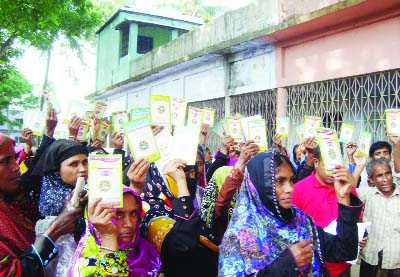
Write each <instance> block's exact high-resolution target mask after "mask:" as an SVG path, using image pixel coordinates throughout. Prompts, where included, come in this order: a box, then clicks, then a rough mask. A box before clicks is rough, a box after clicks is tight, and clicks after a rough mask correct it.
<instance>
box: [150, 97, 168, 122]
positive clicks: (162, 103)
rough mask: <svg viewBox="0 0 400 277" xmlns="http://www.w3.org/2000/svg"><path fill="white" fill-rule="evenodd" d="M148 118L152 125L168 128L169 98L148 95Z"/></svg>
mask: <svg viewBox="0 0 400 277" xmlns="http://www.w3.org/2000/svg"><path fill="white" fill-rule="evenodd" d="M150 117H151V124H152V125H159V126H164V127H169V126H170V125H171V109H170V97H169V96H163V95H150Z"/></svg>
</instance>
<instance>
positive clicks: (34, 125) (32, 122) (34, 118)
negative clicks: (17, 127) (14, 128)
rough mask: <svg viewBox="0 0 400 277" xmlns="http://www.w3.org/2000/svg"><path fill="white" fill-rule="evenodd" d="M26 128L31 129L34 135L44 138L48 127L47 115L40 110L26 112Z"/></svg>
mask: <svg viewBox="0 0 400 277" xmlns="http://www.w3.org/2000/svg"><path fill="white" fill-rule="evenodd" d="M25 120H26V125H25ZM24 126H25V127H26V128H29V129H31V130H32V133H33V135H35V136H42V135H43V130H44V128H45V126H46V113H45V112H42V111H39V110H28V111H24Z"/></svg>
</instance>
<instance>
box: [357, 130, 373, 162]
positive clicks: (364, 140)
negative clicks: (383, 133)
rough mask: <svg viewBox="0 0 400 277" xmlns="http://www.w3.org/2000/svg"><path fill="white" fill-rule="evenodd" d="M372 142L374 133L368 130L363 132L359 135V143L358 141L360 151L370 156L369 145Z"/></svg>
mask: <svg viewBox="0 0 400 277" xmlns="http://www.w3.org/2000/svg"><path fill="white" fill-rule="evenodd" d="M371 142H372V134H371V133H369V132H367V131H363V132H361V133H360V135H359V137H358V143H357V145H358V151H359V152H361V153H363V154H364V155H366V156H367V157H368V155H369V147H370V146H371ZM359 154H360V153H359Z"/></svg>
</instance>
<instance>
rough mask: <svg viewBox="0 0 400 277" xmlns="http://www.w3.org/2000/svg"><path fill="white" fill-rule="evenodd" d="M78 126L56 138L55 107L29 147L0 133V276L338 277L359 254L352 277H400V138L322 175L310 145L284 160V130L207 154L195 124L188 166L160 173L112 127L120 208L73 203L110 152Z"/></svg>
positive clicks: (349, 151)
mask: <svg viewBox="0 0 400 277" xmlns="http://www.w3.org/2000/svg"><path fill="white" fill-rule="evenodd" d="M80 120H81V119H80V118H78V117H73V118H72V119H71V120H70V122H69V125H68V130H69V136H68V138H59V139H55V138H54V131H55V129H56V127H57V123H58V120H57V115H56V113H55V112H54V110H51V112H49V113H48V114H47V117H46V128H45V132H44V134H43V137H42V138H41V143H40V145H39V147H38V148H37V149H36V150H35V151H34V150H33V147H32V145H33V134H32V131H31V130H29V129H24V130H22V138H23V139H24V142H25V145H24V147H19V148H18V147H16V146H15V141H14V140H13V138H11V137H9V136H7V135H6V134H0V276H133V277H142V276H155V277H156V276H165V277H180V276H195V277H196V276H199V277H200V276H201V277H213V276H232V277H233V276H235V277H239V276H240V277H248V276H253V277H262V276H274V277H276V276H282V277H283V276H285V277H288V276H296V277H297V276H342V277H345V276H350V266H351V264H350V263H349V261H352V260H354V259H356V258H357V257H358V253H360V257H361V264H360V277H368V276H388V277H389V276H400V190H399V187H398V186H397V185H396V184H400V183H398V181H399V175H400V137H396V136H391V137H389V141H390V143H389V142H386V141H377V142H374V143H373V144H372V145H371V147H370V151H369V158H367V156H366V155H359V154H358V151H357V145H356V144H355V143H349V144H347V145H344V147H343V149H344V152H345V154H346V155H347V160H348V163H347V164H346V165H337V166H336V168H335V169H334V174H327V172H326V170H325V167H324V161H323V159H322V157H321V149H320V147H319V146H318V144H317V142H316V140H315V138H306V139H304V140H303V141H301V142H299V144H296V145H295V146H294V147H293V149H292V151H290V153H289V151H287V150H286V149H285V148H284V146H283V139H282V138H281V137H280V136H279V135H275V136H274V138H273V142H274V143H273V146H272V147H271V148H270V149H268V150H266V151H263V152H260V150H259V146H258V145H257V144H256V143H255V142H254V141H251V140H249V141H246V142H240V143H239V142H235V141H234V139H233V138H232V137H231V136H229V135H226V136H225V137H224V138H223V139H222V140H221V147H220V149H219V150H218V151H217V152H216V153H215V154H214V155H213V154H212V153H211V151H210V148H208V147H207V135H208V126H207V125H204V126H203V127H202V129H201V132H200V134H199V137H200V139H199V141H200V143H199V147H198V151H197V156H196V163H195V165H187V164H186V163H185V161H184V160H181V159H173V160H171V161H169V162H168V163H167V164H166V166H165V167H164V168H162V169H160V168H158V167H157V166H156V165H155V163H150V162H149V161H148V160H147V159H145V158H140V159H137V160H134V159H133V158H132V155H130V154H129V153H126V152H125V151H124V150H123V146H124V137H123V135H122V134H120V133H118V132H116V133H113V134H112V135H111V140H112V143H113V148H114V150H113V151H114V152H113V153H114V154H120V155H122V156H123V159H122V163H123V164H122V168H123V172H122V174H123V203H124V204H123V207H121V208H112V207H106V206H103V205H99V203H101V201H102V199H101V197H99V198H96V199H91V201H90V202H89V203H88V198H87V193H86V190H83V191H82V192H80V193H79V205H73V203H72V202H71V197H72V195H73V193H74V187H75V184H76V182H77V179H78V178H85V179H87V177H88V176H89V174H90V172H88V156H89V155H96V154H108V152H107V151H106V149H105V148H103V142H102V141H99V140H96V137H95V136H92V138H91V139H90V141H89V142H84V143H83V142H79V141H76V136H77V132H78V129H79V126H80ZM92 128H93V129H95V128H96V120H93V122H92ZM161 129H162V128H160V127H158V126H154V127H153V132H154V133H155V134H157V133H158V132H160V131H161ZM95 133H96V132H95V131H94V130H93V131H92V134H95ZM392 152H393V153H392ZM359 222H368V223H370V226H369V227H368V228H367V231H366V232H365V233H364V234H363V235H362V236H359V231H358V227H357V223H359ZM332 224H333V225H334V228H329V227H330V226H332ZM332 229H333V230H334V231H332ZM382 274H383V275H382Z"/></svg>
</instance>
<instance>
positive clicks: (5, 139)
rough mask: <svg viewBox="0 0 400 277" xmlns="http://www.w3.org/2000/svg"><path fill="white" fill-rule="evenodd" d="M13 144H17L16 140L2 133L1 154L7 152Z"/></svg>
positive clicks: (0, 139)
mask: <svg viewBox="0 0 400 277" xmlns="http://www.w3.org/2000/svg"><path fill="white" fill-rule="evenodd" d="M12 145H15V141H14V140H13V139H12V138H10V137H9V136H7V135H6V134H2V133H0V154H3V153H4V152H6V151H7V150H8V149H9V148H10V147H11V146H12Z"/></svg>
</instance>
